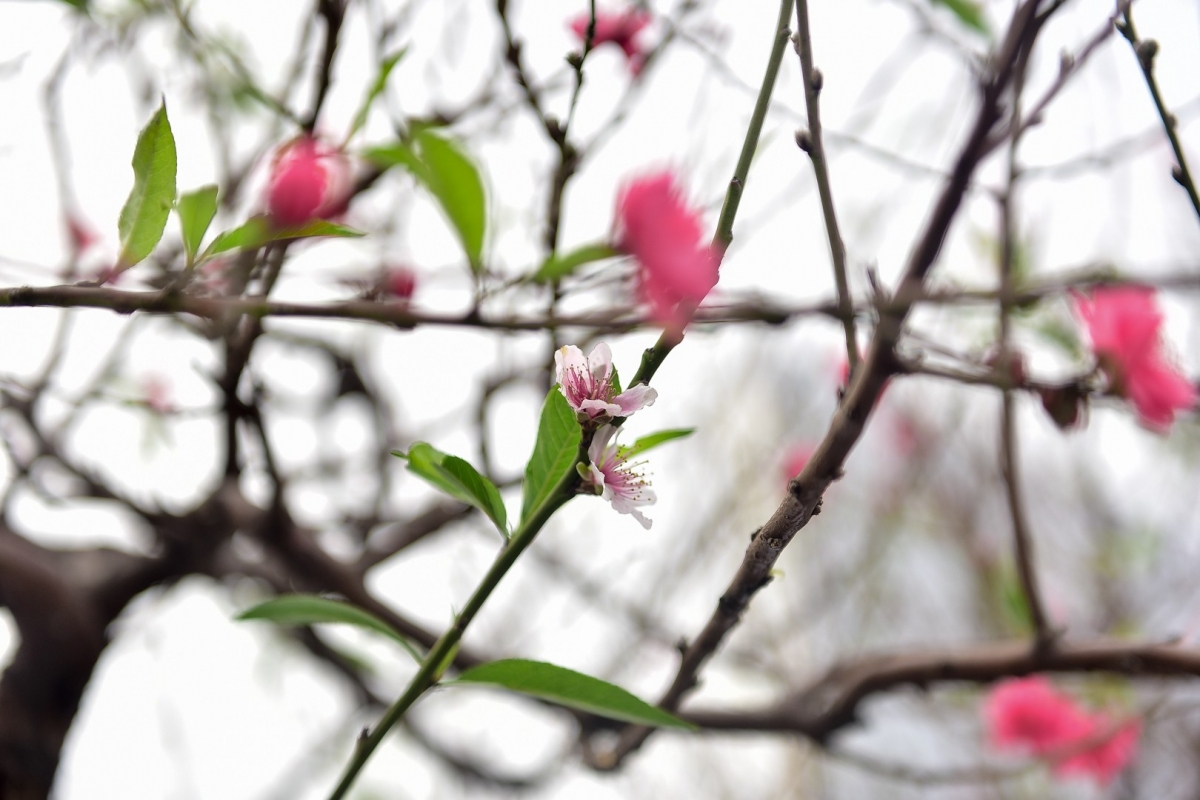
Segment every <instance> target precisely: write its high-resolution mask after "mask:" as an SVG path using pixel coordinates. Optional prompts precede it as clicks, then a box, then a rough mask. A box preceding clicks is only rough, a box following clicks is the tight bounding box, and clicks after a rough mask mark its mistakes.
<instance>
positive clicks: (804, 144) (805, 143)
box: [796, 128, 813, 153]
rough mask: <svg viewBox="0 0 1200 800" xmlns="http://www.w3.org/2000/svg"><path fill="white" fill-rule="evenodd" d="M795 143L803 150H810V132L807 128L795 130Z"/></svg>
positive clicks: (811, 143)
mask: <svg viewBox="0 0 1200 800" xmlns="http://www.w3.org/2000/svg"><path fill="white" fill-rule="evenodd" d="M796 144H797V145H799V147H800V149H801V150H803V151H804V152H806V153H811V152H812V147H813V140H812V134H811V133H809V132H808V129H807V128H798V129H797V130H796Z"/></svg>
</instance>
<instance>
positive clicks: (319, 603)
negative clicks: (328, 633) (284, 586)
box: [237, 594, 421, 663]
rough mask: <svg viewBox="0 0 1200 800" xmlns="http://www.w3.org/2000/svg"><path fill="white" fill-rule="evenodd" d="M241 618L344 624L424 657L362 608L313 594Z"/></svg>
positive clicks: (286, 598)
mask: <svg viewBox="0 0 1200 800" xmlns="http://www.w3.org/2000/svg"><path fill="white" fill-rule="evenodd" d="M237 619H239V620H247V619H261V620H266V621H268V622H274V623H275V624H276V625H316V624H318V623H322V622H340V623H345V624H347V625H356V626H358V627H359V628H366V629H367V630H372V631H375V632H376V633H382V634H383V635H384V636H387V637H388V638H389V639H392V640H393V641H395V642H398V643H399V644H400V645H401V646H402V647H403V648H404V649H405V650H407V651H408V652H409V654H410V655H411V656H412V657H413V658H415V659H416V660H417V662H418V663H420V661H421V654H420V653H418V652H417V650H416V648H414V647H413V646H412V643H410V642H409V641H408V639H406V638H405V637H404V635H403V634H401V633H400V632H399V631H397V630H396V629H395V628H393V627H392V626H391V625H388V624H387V623H386V622H384V621H383V620H382V619H380V618H379V617H377V616H375V615H374V614H372V613H371V612H369V611H366V610H364V609H361V608H359V607H358V606H354V605H350V604H349V603H344V602H342V601H340V600H330V599H328V598H325V597H319V596H317V595H313V594H282V595H280V596H279V597H275V598H273V599H271V600H268V601H266V602H265V603H259V604H258V605H256V606H254V607H253V608H250V609H247V610H246V611H243V612H242V613H241V614H238V616H237Z"/></svg>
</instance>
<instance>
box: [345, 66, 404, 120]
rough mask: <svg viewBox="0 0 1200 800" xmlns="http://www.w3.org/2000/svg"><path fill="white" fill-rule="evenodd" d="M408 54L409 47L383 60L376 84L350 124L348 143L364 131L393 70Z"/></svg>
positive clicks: (376, 77)
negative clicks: (363, 128)
mask: <svg viewBox="0 0 1200 800" xmlns="http://www.w3.org/2000/svg"><path fill="white" fill-rule="evenodd" d="M407 52H408V47H407V46H405V47H401V48H400V49H399V50H397V51H396V52H394V53H392V54H391V55H390V56H388V57H387V58H385V59H384V60H383V63H382V64H380V65H379V73H378V74H377V75H376V76H375V82H374V83H372V84H371V88H370V89H369V90H368V91H367V95H366V97H364V98H363V101H362V105H361V106H359V107H358V112H357V113H356V114H355V115H354V121H353V122H352V123H351V124H350V132H349V133H347V134H346V141H350V140H351V139H353V138H354V134H356V133H358V132H359V131H360V130H362V126H363V125H365V124H366V122H367V115H368V114H369V113H371V106H373V105H374V104H375V101H376V100H378V99H379V95H381V94H383V90H384V89H385V88H387V82H388V78H389V77H391V74H392V70H393V69H395V68H396V65H397V64H399V63H400V59H402V58H404V55H405V53H407Z"/></svg>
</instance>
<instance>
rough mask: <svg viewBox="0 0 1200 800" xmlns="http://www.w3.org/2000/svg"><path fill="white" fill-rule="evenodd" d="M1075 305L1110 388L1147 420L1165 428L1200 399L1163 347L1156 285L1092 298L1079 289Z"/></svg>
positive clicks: (1099, 292)
mask: <svg viewBox="0 0 1200 800" xmlns="http://www.w3.org/2000/svg"><path fill="white" fill-rule="evenodd" d="M1075 309H1076V311H1077V312H1078V313H1079V316H1080V317H1081V318H1082V319H1083V321H1084V323H1085V324H1086V325H1087V329H1088V336H1089V337H1090V338H1091V340H1092V351H1093V352H1094V353H1095V354H1096V358H1097V360H1098V361H1099V363H1100V368H1101V369H1102V370H1103V371H1104V373H1105V375H1107V376H1108V382H1109V391H1111V392H1112V393H1113V394H1116V395H1119V396H1121V397H1125V398H1128V399H1129V400H1131V401H1132V402H1133V406H1134V408H1136V409H1137V413H1138V418H1139V419H1140V420H1141V422H1142V424H1144V425H1146V426H1147V427H1148V428H1150V429H1152V430H1155V431H1158V432H1160V433H1165V432H1166V431H1167V430H1169V429H1170V427H1171V423H1172V422H1174V421H1175V412H1176V411H1184V410H1188V409H1191V408H1192V407H1193V406H1194V405H1195V404H1196V387H1195V386H1194V385H1192V383H1191V382H1190V381H1188V379H1187V378H1185V377H1184V376H1183V374H1182V373H1181V372H1180V371H1179V370H1178V369H1177V368H1176V367H1175V366H1174V365H1173V364H1171V363H1170V361H1169V360H1168V359H1167V356H1166V354H1165V353H1164V352H1163V347H1162V335H1161V328H1162V314H1161V313H1160V312H1159V310H1158V307H1157V305H1156V304H1155V302H1154V291H1153V290H1152V289H1149V288H1147V287H1143V286H1123V287H1114V288H1099V289H1096V290H1095V291H1094V292H1093V293H1092V296H1091V297H1090V298H1088V297H1087V296H1085V295H1082V294H1076V295H1075Z"/></svg>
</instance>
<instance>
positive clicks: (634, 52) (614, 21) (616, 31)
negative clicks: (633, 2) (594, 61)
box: [570, 8, 651, 75]
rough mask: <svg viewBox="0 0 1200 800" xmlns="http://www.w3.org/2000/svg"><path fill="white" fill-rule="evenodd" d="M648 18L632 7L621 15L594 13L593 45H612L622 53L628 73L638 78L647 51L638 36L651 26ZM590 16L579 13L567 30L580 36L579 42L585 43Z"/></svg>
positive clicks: (644, 13)
mask: <svg viewBox="0 0 1200 800" xmlns="http://www.w3.org/2000/svg"><path fill="white" fill-rule="evenodd" d="M650 20H651V16H650V15H649V14H647V13H646V12H645V11H640V10H638V9H636V8H631V9H629V10H627V11H624V12H622V13H612V12H602V11H598V12H596V32H595V35H594V36H593V37H592V46H593V47H599V46H600V45H602V44H615V45H616V46H617V47H619V48H621V50H622V51H624V53H625V58H626V60H627V61H628V62H629V71H630V72H632V73H633V74H634V75H637V74H638V73H640V72H641V71H642V65H643V64H645V62H646V52H645V49H644V48H643V47H642V45H641V44H640V43H639V42H638V34H639V33H641V32H642V29H643V28H645V27H646V26H647V25H649V24H650ZM589 22H591V17H590V15H589V14H587V13H583V14H580V15H579V16H577V17H575V19H573V20H571V23H570V28H571V30H572V31H573V32H574V33H575V35H576V36H577V37H579V41H580V43H581V44H582V43H585V42H587V29H588V23H589Z"/></svg>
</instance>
